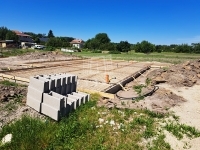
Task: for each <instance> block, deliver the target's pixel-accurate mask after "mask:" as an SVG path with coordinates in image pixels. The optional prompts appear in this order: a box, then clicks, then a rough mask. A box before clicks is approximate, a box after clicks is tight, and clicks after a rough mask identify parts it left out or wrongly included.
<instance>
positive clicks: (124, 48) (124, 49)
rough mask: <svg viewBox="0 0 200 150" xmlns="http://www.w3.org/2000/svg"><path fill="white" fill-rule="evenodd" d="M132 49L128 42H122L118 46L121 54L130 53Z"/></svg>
mask: <svg viewBox="0 0 200 150" xmlns="http://www.w3.org/2000/svg"><path fill="white" fill-rule="evenodd" d="M130 48H131V44H130V43H129V42H128V41H120V43H119V44H117V47H116V49H117V50H118V51H120V52H128V51H129V50H130Z"/></svg>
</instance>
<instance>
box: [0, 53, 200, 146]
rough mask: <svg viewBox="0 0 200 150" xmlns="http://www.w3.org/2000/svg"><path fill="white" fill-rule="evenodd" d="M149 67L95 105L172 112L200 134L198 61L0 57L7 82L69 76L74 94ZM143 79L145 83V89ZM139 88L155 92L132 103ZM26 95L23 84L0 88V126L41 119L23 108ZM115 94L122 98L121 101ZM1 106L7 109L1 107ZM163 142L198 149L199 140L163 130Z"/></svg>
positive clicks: (116, 81)
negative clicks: (72, 78)
mask: <svg viewBox="0 0 200 150" xmlns="http://www.w3.org/2000/svg"><path fill="white" fill-rule="evenodd" d="M148 66H149V67H150V69H147V70H145V72H144V73H143V74H141V75H140V76H139V77H137V78H136V79H135V78H133V79H132V81H131V82H128V83H126V84H125V85H122V86H124V87H122V89H121V90H120V91H118V92H117V93H108V94H111V95H113V96H114V97H113V98H111V97H104V96H103V97H102V98H101V99H100V100H99V102H98V105H99V106H105V107H108V108H113V107H117V108H118V109H122V108H130V109H149V110H151V111H154V112H157V113H162V114H166V113H174V114H175V115H177V116H179V118H180V119H179V121H180V123H183V124H187V125H190V126H193V127H195V128H197V129H198V130H200V124H199V122H200V94H199V91H200V61H199V60H196V61H192V62H185V63H183V64H178V65H173V64H170V63H160V62H137V61H120V60H112V59H95V58H91V59H82V58H80V57H76V56H74V55H70V54H69V55H62V54H60V53H57V52H47V53H39V52H38V53H31V54H26V55H23V56H16V57H8V58H1V59H0V78H1V79H2V80H7V79H8V78H7V77H8V76H9V77H13V78H11V80H12V81H13V79H15V77H19V78H20V79H21V80H22V81H21V82H22V83H23V84H26V85H27V84H28V80H29V78H30V76H35V75H40V74H41V75H42V74H56V73H70V74H75V75H77V76H78V85H77V87H78V90H85V91H87V92H102V93H106V91H107V90H108V89H109V88H111V87H112V86H114V85H118V84H119V83H121V82H122V81H124V80H126V79H127V78H131V77H132V76H133V75H134V74H135V73H137V72H138V71H140V70H141V69H144V68H145V67H148ZM106 75H109V80H110V82H109V83H106V78H105V77H106ZM147 79H149V83H148V85H147ZM18 82H20V81H18ZM138 85H145V90H147V91H148V88H149V89H150V90H151V89H152V88H153V87H154V86H156V87H158V88H157V89H156V90H155V91H154V92H153V93H151V94H150V95H148V96H146V97H142V99H141V100H132V97H136V96H139V95H140V94H141V93H143V92H144V93H145V92H146V91H145V90H144V91H141V92H140V93H138V92H136V91H135V90H134V86H138ZM120 86H121V85H120ZM26 92H27V86H22V87H21V86H20V87H19V86H17V87H12V86H11V87H8V86H3V85H1V86H0V95H1V97H0V107H1V108H3V109H0V123H1V124H0V125H1V127H2V126H3V125H5V124H6V123H8V122H10V121H12V120H15V119H18V118H20V116H21V115H22V114H24V113H28V114H31V115H33V116H34V115H37V116H40V117H41V118H42V117H43V116H42V115H41V114H39V113H37V112H35V111H34V110H33V109H31V108H29V107H28V106H26V105H25V103H26ZM116 94H118V95H120V96H121V97H122V98H121V99H120V98H119V97H117V96H116ZM20 95H21V96H22V97H23V98H22V99H20V100H21V101H22V104H18V105H17V107H15V106H13V105H12V101H13V99H14V100H17V99H19V96H20ZM105 95H106V94H105ZM123 97H124V98H123ZM8 104H9V105H8ZM5 107H8V108H9V107H11V108H9V109H5ZM14 108H15V109H14ZM10 110H11V111H10ZM166 141H167V142H168V143H169V144H170V145H171V147H172V148H173V149H182V148H183V147H184V145H185V142H186V143H189V144H190V145H191V147H189V148H188V149H198V148H199V147H200V138H195V139H189V138H184V139H183V140H177V139H175V138H174V137H173V135H171V134H170V133H169V132H166Z"/></svg>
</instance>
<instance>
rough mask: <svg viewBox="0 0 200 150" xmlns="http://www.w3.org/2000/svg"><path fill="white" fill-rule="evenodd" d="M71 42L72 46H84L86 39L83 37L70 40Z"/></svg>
mask: <svg viewBox="0 0 200 150" xmlns="http://www.w3.org/2000/svg"><path fill="white" fill-rule="evenodd" d="M70 44H71V45H72V47H76V48H79V49H80V48H82V47H83V44H84V41H83V40H81V39H74V40H72V41H71V42H70Z"/></svg>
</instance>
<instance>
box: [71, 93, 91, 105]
mask: <svg viewBox="0 0 200 150" xmlns="http://www.w3.org/2000/svg"><path fill="white" fill-rule="evenodd" d="M72 95H75V96H78V97H82V99H83V101H82V103H83V104H85V103H86V102H88V101H89V94H86V93H82V92H72Z"/></svg>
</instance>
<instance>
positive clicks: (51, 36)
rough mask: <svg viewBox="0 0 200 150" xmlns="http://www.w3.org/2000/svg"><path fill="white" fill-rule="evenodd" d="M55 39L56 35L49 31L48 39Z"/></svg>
mask: <svg viewBox="0 0 200 150" xmlns="http://www.w3.org/2000/svg"><path fill="white" fill-rule="evenodd" d="M53 37H55V36H54V34H53V31H52V30H49V33H48V38H53Z"/></svg>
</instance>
